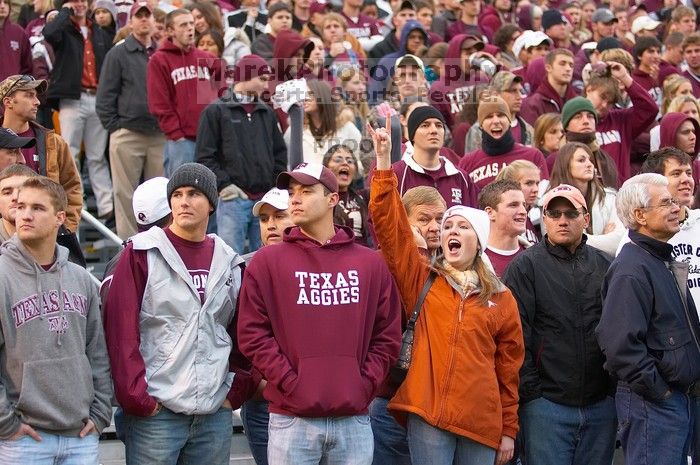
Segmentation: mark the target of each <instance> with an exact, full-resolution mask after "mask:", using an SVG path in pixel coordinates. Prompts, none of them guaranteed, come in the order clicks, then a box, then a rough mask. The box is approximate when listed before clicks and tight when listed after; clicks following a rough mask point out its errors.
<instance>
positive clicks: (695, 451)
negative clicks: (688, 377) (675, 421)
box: [690, 397, 700, 464]
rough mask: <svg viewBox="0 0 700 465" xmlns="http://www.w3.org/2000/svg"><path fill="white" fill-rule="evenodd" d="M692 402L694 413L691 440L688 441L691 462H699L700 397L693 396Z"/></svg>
mask: <svg viewBox="0 0 700 465" xmlns="http://www.w3.org/2000/svg"><path fill="white" fill-rule="evenodd" d="M690 401H691V402H692V406H693V409H694V410H695V415H694V418H693V420H694V421H693V440H692V442H691V443H690V456H691V457H692V458H693V463H695V464H697V463H700V397H693V398H691V399H690Z"/></svg>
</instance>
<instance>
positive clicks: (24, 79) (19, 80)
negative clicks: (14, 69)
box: [2, 74, 35, 98]
mask: <svg viewBox="0 0 700 465" xmlns="http://www.w3.org/2000/svg"><path fill="white" fill-rule="evenodd" d="M34 80H35V79H34V76H30V75H28V74H23V75H21V76H20V77H18V78H17V79H15V82H13V83H12V85H11V86H10V87H9V88H8V89H7V92H5V93H4V94H3V96H2V98H5V97H7V96H8V95H10V94H12V92H14V91H15V89H17V88H19V87H21V86H20V84H25V83H27V82H32V81H34Z"/></svg>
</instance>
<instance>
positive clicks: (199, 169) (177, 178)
mask: <svg viewBox="0 0 700 465" xmlns="http://www.w3.org/2000/svg"><path fill="white" fill-rule="evenodd" d="M181 187H194V188H195V189H198V190H200V191H202V193H203V194H204V195H206V196H207V199H209V203H210V204H211V206H212V207H213V208H214V211H216V203H217V202H218V200H219V191H217V190H216V175H215V174H214V172H213V171H212V170H210V169H209V168H207V167H206V166H204V165H202V164H200V163H184V164H182V165H180V167H179V168H178V169H176V170H175V172H174V173H173V175H172V176H171V177H170V181H168V204H170V198H171V197H172V195H173V192H174V191H175V190H177V189H179V188H181ZM171 208H172V206H171ZM214 211H212V213H214Z"/></svg>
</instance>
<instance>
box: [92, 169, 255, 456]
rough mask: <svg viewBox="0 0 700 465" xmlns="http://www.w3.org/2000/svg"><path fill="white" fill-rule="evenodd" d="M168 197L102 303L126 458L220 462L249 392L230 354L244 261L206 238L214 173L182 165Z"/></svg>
mask: <svg viewBox="0 0 700 465" xmlns="http://www.w3.org/2000/svg"><path fill="white" fill-rule="evenodd" d="M167 193H168V199H169V202H170V207H171V209H172V218H173V220H172V224H171V225H170V226H169V227H167V228H166V229H161V228H158V227H152V228H151V229H149V230H148V231H145V232H142V233H140V234H137V235H135V236H133V237H132V238H131V242H130V243H129V244H128V245H127V247H126V249H125V250H124V252H123V255H122V257H121V258H120V260H119V262H118V264H117V267H116V269H115V270H114V275H113V277H112V284H111V286H110V291H109V294H108V296H107V301H106V302H105V305H104V320H105V321H104V324H105V333H106V336H107V347H108V350H109V355H110V360H111V364H112V373H113V380H114V387H115V394H116V398H117V400H118V401H119V404H120V405H121V407H122V409H124V413H125V419H124V422H125V432H126V435H125V436H126V437H125V440H124V442H125V445H126V463H127V464H128V465H137V464H142V463H176V462H178V461H180V462H182V461H185V462H188V461H189V462H197V463H207V464H212V465H224V464H228V463H229V453H230V448H231V428H232V426H231V409H232V408H238V407H239V406H240V405H241V404H242V403H243V401H244V400H245V399H247V398H248V397H249V395H250V394H251V393H252V391H254V389H255V385H254V384H253V381H252V379H251V377H250V374H249V373H248V372H246V371H245V370H246V369H247V368H248V367H247V366H245V364H246V363H247V362H246V361H245V360H244V359H242V358H237V357H236V355H237V346H236V342H235V341H236V334H235V322H236V318H235V317H236V315H235V312H236V304H237V300H238V290H239V288H240V284H241V278H242V268H241V265H242V264H243V259H242V258H241V257H240V256H239V255H238V254H236V253H235V252H234V251H233V250H231V248H230V247H228V246H227V245H226V244H225V243H224V241H223V240H221V239H220V238H219V237H217V236H215V235H211V236H207V234H206V231H207V223H208V222H209V216H210V215H211V214H212V213H213V212H214V211H215V209H216V205H217V198H218V195H217V190H216V176H215V175H214V173H212V172H211V171H210V170H209V169H208V168H206V167H205V166H202V165H200V164H196V163H186V164H184V165H182V166H180V168H178V169H177V170H176V171H175V172H174V173H173V175H172V177H171V178H170V181H169V182H168V186H167ZM193 424H194V425H196V426H195V427H193Z"/></svg>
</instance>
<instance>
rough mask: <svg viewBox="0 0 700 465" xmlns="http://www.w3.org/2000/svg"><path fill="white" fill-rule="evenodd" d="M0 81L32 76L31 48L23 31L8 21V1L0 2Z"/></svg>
mask: <svg viewBox="0 0 700 465" xmlns="http://www.w3.org/2000/svg"><path fill="white" fill-rule="evenodd" d="M0 55H1V56H2V60H0V81H2V80H3V79H5V78H6V77H8V76H12V75H13V74H32V48H31V46H30V45H29V37H28V36H27V34H26V33H25V32H24V30H23V29H22V28H21V27H19V26H18V25H16V24H13V23H12V21H11V20H10V0H0Z"/></svg>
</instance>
